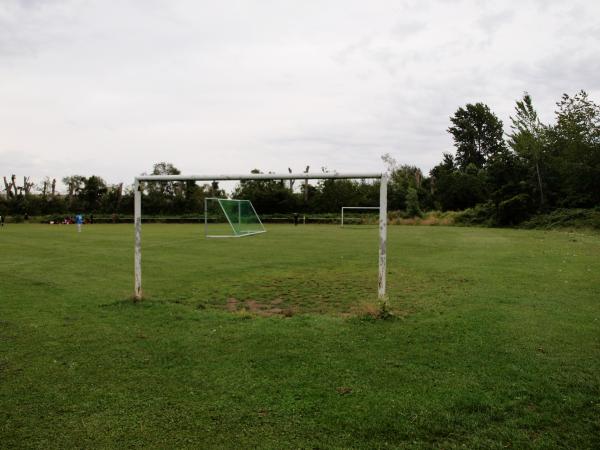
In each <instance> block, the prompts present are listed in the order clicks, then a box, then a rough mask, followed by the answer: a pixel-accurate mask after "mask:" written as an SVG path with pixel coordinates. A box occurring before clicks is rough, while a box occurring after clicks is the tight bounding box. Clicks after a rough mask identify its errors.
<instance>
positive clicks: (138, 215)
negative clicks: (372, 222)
mask: <svg viewBox="0 0 600 450" xmlns="http://www.w3.org/2000/svg"><path fill="white" fill-rule="evenodd" d="M322 179H346V180H348V179H355V180H366V179H371V180H380V183H379V264H378V266H379V270H378V278H377V295H378V297H379V299H380V300H381V301H383V302H387V296H386V271H387V269H386V263H387V184H388V175H387V174H386V173H283V174H276V173H268V174H263V173H252V174H243V175H237V174H236V175H140V176H137V177H135V178H134V181H133V192H134V198H133V214H134V227H135V244H134V258H133V261H134V262H133V266H134V291H133V300H134V301H139V300H142V298H143V291H142V183H144V182H155V181H241V180H322Z"/></svg>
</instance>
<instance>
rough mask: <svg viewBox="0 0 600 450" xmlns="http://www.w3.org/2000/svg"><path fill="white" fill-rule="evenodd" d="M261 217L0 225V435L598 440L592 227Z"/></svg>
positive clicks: (142, 443) (241, 443)
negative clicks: (241, 230) (381, 266)
mask: <svg viewBox="0 0 600 450" xmlns="http://www.w3.org/2000/svg"><path fill="white" fill-rule="evenodd" d="M268 229H269V232H268V233H267V234H265V235H260V236H255V237H252V238H244V239H232V240H214V241H212V240H210V241H206V240H204V239H202V238H201V230H200V228H199V227H198V226H194V225H159V224H156V225H144V248H143V258H144V259H143V261H144V289H145V292H146V295H147V299H146V300H145V301H143V302H141V303H138V304H133V303H132V302H131V301H129V300H128V298H129V296H130V295H131V290H132V284H133V280H132V278H133V274H132V268H133V230H132V226H131V225H94V226H86V227H85V228H84V232H83V233H81V234H77V233H76V232H75V230H74V228H73V227H69V226H64V227H63V226H44V225H12V224H11V225H9V226H6V227H5V228H4V229H0V251H1V253H2V264H1V265H0V406H1V407H0V442H1V443H2V447H6V448H23V447H27V448H41V447H49V448H73V447H79V448H81V447H83V448H122V447H134V448H173V447H177V448H181V447H189V448H207V447H212V448H214V447H216V448H219V447H221V448H232V447H238V448H253V447H262V448H316V447H318V448H386V447H388V448H395V447H416V448H419V447H420V448H426V447H442V448H453V447H461V446H464V447H469V448H473V447H486V448H501V447H513V448H528V447H530V448H531V447H534V448H541V447H564V448H598V447H599V446H600V438H599V436H600V302H599V301H598V295H599V293H600V279H599V277H598V273H600V237H599V236H598V235H596V234H590V233H588V234H583V233H581V234H580V233H560V232H545V231H530V230H500V229H478V228H460V227H443V226H440V227H400V226H392V227H390V229H389V243H388V255H389V273H388V280H389V304H390V307H391V312H392V313H393V314H394V316H395V317H396V320H364V319H363V317H359V316H360V314H357V311H360V308H361V307H363V306H361V305H365V304H367V305H368V304H369V302H371V304H372V305H377V303H376V301H374V300H373V299H374V295H375V292H376V288H377V286H376V283H377V279H376V277H377V231H376V230H374V229H348V230H345V229H344V230H342V229H340V228H339V227H337V226H324V225H323V226H299V227H292V226H273V225H271V226H268ZM253 308H254V310H253ZM273 310H275V311H277V310H281V313H280V312H276V313H274V312H273ZM286 310H289V311H291V313H290V314H289V316H288V315H286V314H284V313H283V311H286ZM269 311H270V312H269Z"/></svg>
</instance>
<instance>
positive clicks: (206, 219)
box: [204, 197, 267, 238]
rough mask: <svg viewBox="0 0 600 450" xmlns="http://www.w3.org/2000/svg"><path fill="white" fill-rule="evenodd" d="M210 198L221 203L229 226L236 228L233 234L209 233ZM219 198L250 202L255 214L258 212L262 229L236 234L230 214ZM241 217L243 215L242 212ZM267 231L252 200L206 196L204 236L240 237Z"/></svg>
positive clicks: (240, 202)
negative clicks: (224, 208)
mask: <svg viewBox="0 0 600 450" xmlns="http://www.w3.org/2000/svg"><path fill="white" fill-rule="evenodd" d="M209 200H216V201H217V203H219V208H221V210H222V211H223V214H225V218H226V219H227V222H228V223H229V226H230V227H231V229H232V230H234V232H233V234H208V201H209ZM219 200H228V201H237V202H239V203H238V204H239V205H241V204H242V202H248V203H249V204H250V206H251V207H252V211H254V214H256V218H257V219H258V223H259V224H260V226H261V228H262V230H260V231H252V232H249V233H242V234H235V228H234V227H233V224H232V223H231V220H229V216H228V215H227V213H226V212H225V210H223V207H222V206H221V203H220V202H219ZM240 217H241V214H240ZM266 232H267V230H265V226H264V225H263V223H262V220H260V217H259V216H258V213H257V212H256V209H254V205H253V204H252V202H251V201H250V200H243V199H239V198H218V197H205V198H204V237H207V238H239V237H244V236H253V235H255V234H261V233H266Z"/></svg>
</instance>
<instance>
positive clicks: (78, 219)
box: [75, 214, 83, 233]
mask: <svg viewBox="0 0 600 450" xmlns="http://www.w3.org/2000/svg"><path fill="white" fill-rule="evenodd" d="M75 223H76V224H77V232H78V233H81V225H83V216H82V215H81V214H77V215H76V216H75Z"/></svg>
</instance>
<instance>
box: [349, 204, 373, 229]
mask: <svg viewBox="0 0 600 450" xmlns="http://www.w3.org/2000/svg"><path fill="white" fill-rule="evenodd" d="M346 209H360V210H365V209H367V210H371V209H377V210H379V206H342V218H341V223H340V226H341V227H343V226H344V210H346Z"/></svg>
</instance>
